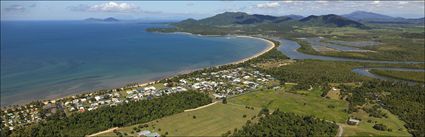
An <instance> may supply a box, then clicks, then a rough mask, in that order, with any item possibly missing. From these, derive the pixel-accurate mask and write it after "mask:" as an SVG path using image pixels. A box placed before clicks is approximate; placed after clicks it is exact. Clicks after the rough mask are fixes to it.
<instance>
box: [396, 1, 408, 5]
mask: <svg viewBox="0 0 425 137" xmlns="http://www.w3.org/2000/svg"><path fill="white" fill-rule="evenodd" d="M408 3H409V2H407V1H399V2H398V4H400V5H404V4H408Z"/></svg>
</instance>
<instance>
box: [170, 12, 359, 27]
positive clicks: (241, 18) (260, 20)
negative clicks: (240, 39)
mask: <svg viewBox="0 0 425 137" xmlns="http://www.w3.org/2000/svg"><path fill="white" fill-rule="evenodd" d="M260 24H279V25H297V26H326V27H357V28H366V26H365V25H364V24H362V23H360V22H357V21H354V20H351V19H348V18H345V17H342V16H339V15H335V14H329V15H322V16H314V15H311V16H308V17H302V16H298V15H288V16H271V15H260V14H247V13H244V12H224V13H221V14H217V15H215V16H212V17H208V18H204V19H200V20H195V19H187V20H183V21H181V22H178V23H175V24H174V25H176V26H182V27H188V26H194V25H210V26H235V25H237V26H238V25H239V26H241V25H242V26H243V25H260Z"/></svg>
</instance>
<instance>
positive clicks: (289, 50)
mask: <svg viewBox="0 0 425 137" xmlns="http://www.w3.org/2000/svg"><path fill="white" fill-rule="evenodd" d="M274 40H276V41H279V42H280V43H281V46H279V47H278V50H279V51H281V52H282V53H283V54H285V55H286V56H288V57H289V58H291V59H295V60H304V59H317V60H326V61H351V62H366V63H381V64H424V63H425V62H418V61H380V60H364V59H352V58H341V57H330V56H320V55H310V54H304V53H301V52H298V51H297V49H298V48H300V47H301V45H299V44H298V43H297V42H295V41H292V40H288V39H274ZM371 69H381V70H397V71H415V72H425V69H412V68H386V67H362V68H354V69H352V71H353V72H355V73H357V74H359V75H362V76H367V77H371V78H376V79H381V80H397V81H405V82H408V83H415V82H412V81H407V80H400V79H395V78H390V77H386V76H380V75H377V74H373V73H370V72H369V70H371Z"/></svg>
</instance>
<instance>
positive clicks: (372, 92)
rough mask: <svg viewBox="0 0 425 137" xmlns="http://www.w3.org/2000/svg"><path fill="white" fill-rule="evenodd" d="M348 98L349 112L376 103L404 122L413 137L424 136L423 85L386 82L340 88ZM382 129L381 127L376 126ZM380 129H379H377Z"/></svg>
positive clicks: (424, 106) (424, 102)
mask: <svg viewBox="0 0 425 137" xmlns="http://www.w3.org/2000/svg"><path fill="white" fill-rule="evenodd" d="M340 88H341V91H342V93H343V94H345V95H351V96H348V98H347V100H348V101H349V102H350V105H349V107H350V108H349V109H350V110H349V111H357V108H358V107H359V106H362V105H364V104H366V103H376V104H378V105H380V106H381V107H383V108H385V109H387V110H389V111H391V113H393V114H396V115H397V116H398V117H399V118H401V119H402V120H403V121H405V122H406V125H405V126H406V127H407V128H408V130H409V132H410V133H411V134H413V135H414V136H418V137H419V136H425V122H424V121H425V117H424V116H423V115H424V114H425V92H424V89H425V88H424V86H423V85H414V86H409V85H408V84H406V83H394V82H388V81H368V82H364V83H363V84H362V86H360V87H356V88H351V87H347V86H341V87H340ZM377 127H382V126H380V125H379V126H377ZM379 129H381V128H379Z"/></svg>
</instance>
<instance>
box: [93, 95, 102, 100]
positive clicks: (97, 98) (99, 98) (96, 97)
mask: <svg viewBox="0 0 425 137" xmlns="http://www.w3.org/2000/svg"><path fill="white" fill-rule="evenodd" d="M102 98H103V97H102V96H95V97H94V99H96V101H99V100H101V99H102Z"/></svg>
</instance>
